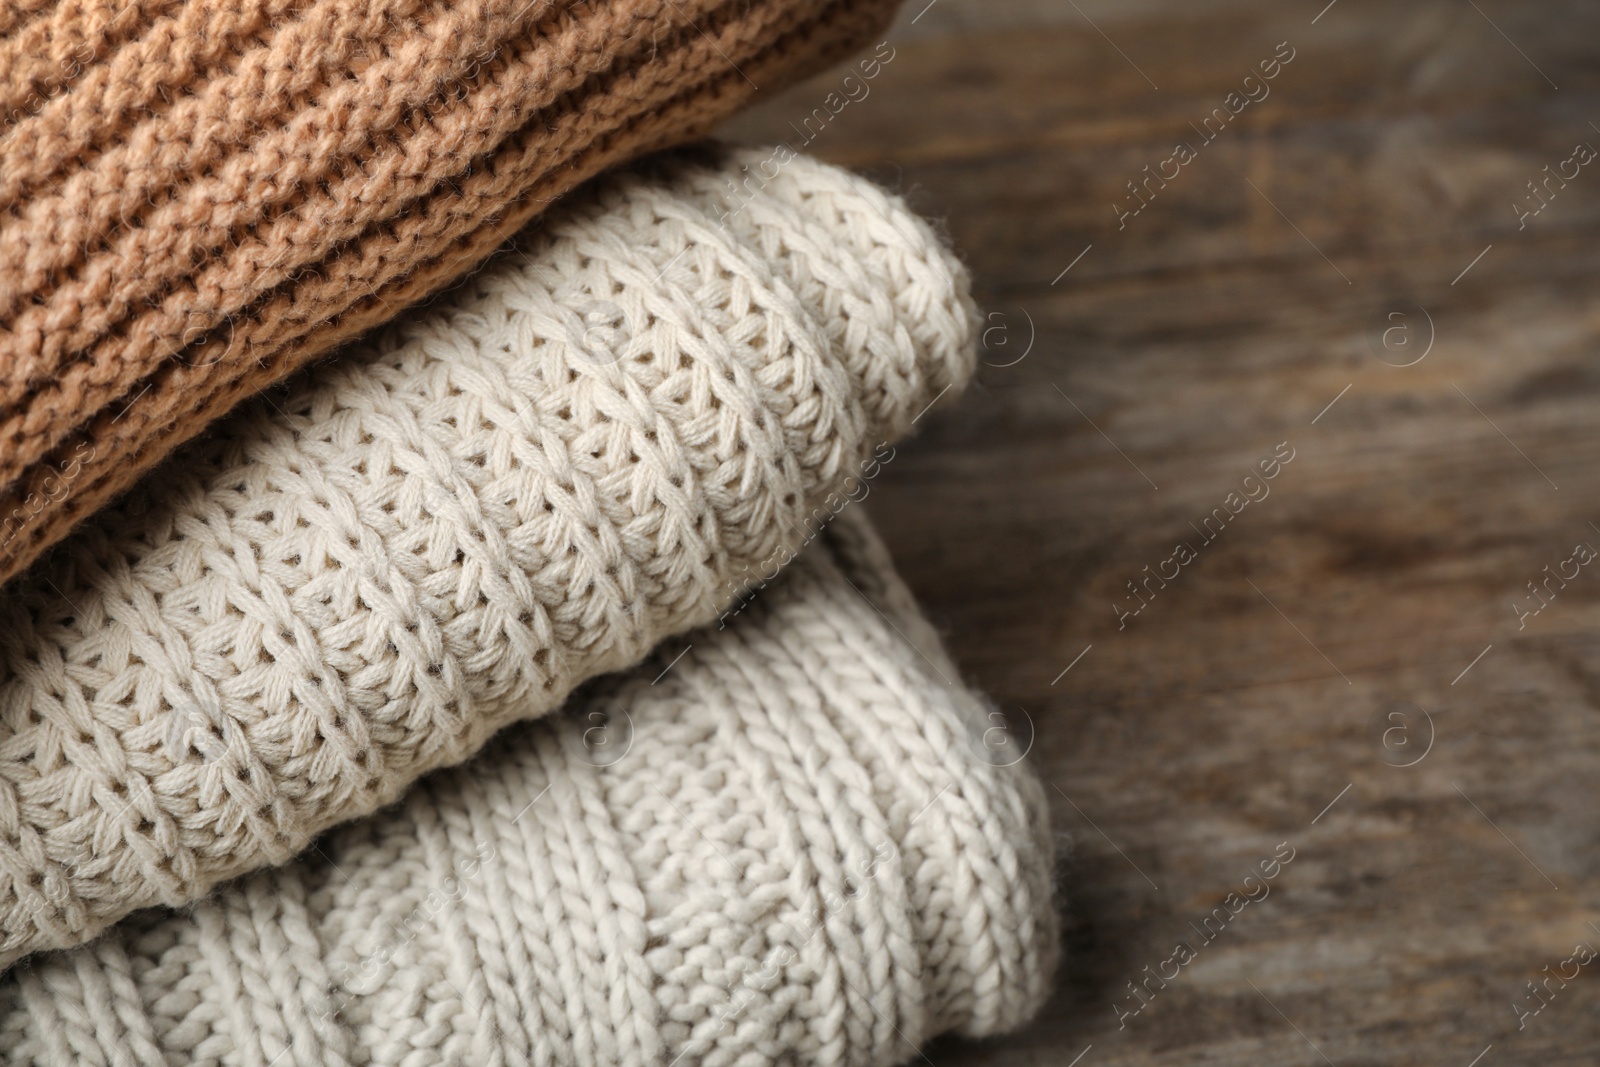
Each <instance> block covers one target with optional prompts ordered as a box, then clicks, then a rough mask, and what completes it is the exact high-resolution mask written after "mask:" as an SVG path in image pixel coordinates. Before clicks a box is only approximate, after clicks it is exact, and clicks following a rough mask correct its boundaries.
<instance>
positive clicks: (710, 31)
mask: <svg viewBox="0 0 1600 1067" xmlns="http://www.w3.org/2000/svg"><path fill="white" fill-rule="evenodd" d="M893 7H894V0H755V2H752V0H54V2H52V0H44V2H36V0H30V2H26V3H20V4H18V3H8V4H4V5H0V581H3V580H5V579H6V578H9V577H10V576H11V575H12V574H14V573H16V572H17V571H18V570H19V569H21V568H22V567H23V566H24V565H26V564H27V563H28V562H29V561H31V560H32V559H34V558H35V557H36V556H37V555H38V554H39V553H40V552H41V551H42V550H43V549H44V548H46V547H47V546H49V545H50V544H52V543H54V542H55V541H57V540H58V539H60V537H62V536H63V535H64V533H65V532H66V530H67V529H68V528H69V527H70V526H72V525H73V524H74V523H76V522H77V521H79V520H80V519H81V518H83V517H84V516H86V515H87V514H89V513H90V512H92V511H93V510H94V509H96V508H97V507H99V506H100V505H102V504H103V503H104V502H105V501H107V500H108V499H109V498H110V497H111V496H112V495H113V494H115V493H117V492H119V491H121V490H123V489H125V488H127V487H128V486H129V485H131V484H132V482H133V480H134V479H135V478H136V477H137V475H138V474H139V473H140V472H141V471H143V470H145V469H147V468H149V467H150V466H151V465H153V464H154V463H155V462H156V461H157V460H159V459H160V458H161V457H162V456H163V455H165V454H166V453H168V452H169V451H171V449H172V448H173V447H175V446H176V445H177V444H179V443H180V442H182V441H184V440H186V439H188V438H189V437H191V436H193V435H194V434H195V433H196V432H197V431H198V430H199V429H200V428H201V427H203V426H204V425H206V424H207V423H209V422H210V421H212V420H214V419H215V418H217V417H218V416H219V415H221V414H222V413H223V412H224V411H226V410H228V409H229V408H231V407H232V406H233V405H234V404H235V403H237V402H238V401H239V400H240V399H241V398H243V397H245V396H248V395H250V394H251V393H254V392H257V391H259V390H261V389H262V388H265V387H266V386H267V385H269V384H271V383H273V382H275V381H278V380H279V379H281V378H282V377H284V376H285V375H286V374H288V373H289V372H290V371H292V370H294V369H295V368H297V367H300V366H302V365H304V364H306V363H307V362H308V361H310V360H311V359H312V358H314V357H315V356H317V355H320V354H322V353H324V352H327V351H328V350H329V349H330V348H331V347H332V346H334V345H335V344H337V343H339V342H341V341H343V340H346V339H349V338H352V337H354V336H355V335H356V334H357V333H359V332H361V331H363V330H365V329H367V328H369V327H371V326H373V325H376V324H378V323H380V322H384V321H387V320H389V319H391V318H393V317H394V315H395V313H396V312H397V311H398V310H399V309H401V308H404V307H405V306H406V305H408V304H410V303H413V302H415V301H417V300H419V299H420V298H422V297H424V296H426V295H428V294H430V293H433V292H435V291H437V290H439V289H440V288H441V287H442V286H444V285H446V284H447V283H449V282H451V281H454V280H456V279H457V278H459V277H461V276H462V275H463V274H465V273H466V272H467V271H469V270H471V269H472V268H474V267H476V266H477V265H478V264H479V263H480V262H482V261H483V260H484V259H485V258H486V257H487V256H488V255H489V254H490V252H491V251H493V250H494V249H495V248H496V247H497V246H498V245H500V244H501V243H502V241H503V240H504V239H505V238H506V237H507V236H508V235H510V234H511V233H513V232H515V231H516V230H517V229H518V228H519V227H520V226H521V225H522V224H523V223H524V222H526V221H527V220H528V219H529V218H531V217H532V216H533V215H535V214H537V213H538V212H539V211H541V210H543V209H544V207H546V206H547V205H548V204H549V202H550V201H551V200H553V199H554V198H556V197H559V196H561V195H562V194H564V193H565V192H566V191H567V190H569V189H571V188H573V187H574V186H575V185H576V184H577V183H579V182H580V181H582V180H584V179H585V178H588V177H590V176H591V175H593V174H596V173H597V172H599V171H600V170H601V169H603V168H605V167H606V166H609V165H611V164H614V163H616V162H618V161H621V160H624V159H626V158H629V157H632V156H636V155H639V154H641V153H643V152H645V151H648V150H651V149H654V148H658V147H661V146H663V145H666V144H669V143H672V142H676V141H682V140H686V139H688V138H690V137H693V136H698V135H699V134H700V133H702V132H704V131H705V130H707V129H709V128H710V126H711V125H712V124H714V123H715V122H716V121H717V120H718V119H720V118H722V117H725V116H726V115H728V114H729V113H730V112H732V111H733V110H734V109H735V108H736V107H738V106H739V105H740V104H741V103H742V102H744V101H745V100H746V99H747V98H748V97H749V96H750V95H751V94H752V93H754V92H755V91H756V88H757V86H760V87H761V88H762V89H770V88H772V87H773V86H774V85H775V84H778V83H781V82H783V81H785V80H788V79H790V78H792V77H793V76H795V75H797V74H800V73H804V72H806V71H809V70H811V69H814V68H816V67H819V66H821V65H822V64H823V63H825V62H827V61H830V60H832V59H834V58H837V57H838V56H840V55H842V54H843V53H844V52H846V51H847V50H849V49H851V48H854V47H857V46H859V45H862V44H865V43H867V42H868V40H870V36H871V35H872V34H873V33H875V32H877V31H878V30H879V29H880V28H881V27H882V26H883V25H884V24H885V23H886V22H887V20H888V18H889V16H890V14H891V13H892V10H893Z"/></svg>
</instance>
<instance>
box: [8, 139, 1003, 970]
mask: <svg viewBox="0 0 1600 1067" xmlns="http://www.w3.org/2000/svg"><path fill="white" fill-rule="evenodd" d="M769 156H770V153H762V152H741V153H736V154H733V155H732V156H731V158H729V159H727V161H726V162H725V163H724V164H723V165H721V166H708V165H704V164H698V163H684V164H681V165H678V166H677V167H675V168H667V169H666V170H665V171H664V172H663V173H661V174H657V175H653V176H652V175H646V174H641V173H631V174H627V175H621V176H618V177H617V178H616V179H614V180H609V181H606V182H604V183H602V185H601V186H600V187H599V188H598V189H597V190H596V191H595V192H594V194H593V195H591V196H588V197H587V198H585V199H584V200H582V202H581V203H579V202H578V201H577V199H576V198H574V202H573V203H572V204H571V205H570V206H568V207H565V208H563V209H562V210H561V211H560V212H559V213H554V212H553V213H552V214H551V216H550V217H549V218H548V219H547V220H546V222H547V224H548V225H546V226H545V227H544V229H543V230H542V232H541V233H539V234H538V236H537V238H536V240H535V241H534V242H533V244H532V247H530V248H529V249H528V250H527V253H526V255H525V256H521V255H517V256H508V257H506V258H503V259H502V260H500V261H498V262H497V263H496V264H494V265H493V266H492V267H491V268H490V269H488V270H486V271H485V272H483V273H481V274H479V275H477V276H476V277H474V278H473V279H472V280H471V281H470V283H468V285H467V286H465V287H463V288H462V289H459V290H457V291H455V292H454V293H452V294H450V295H449V296H448V298H447V299H444V300H442V301H441V302H439V303H438V304H436V305H434V306H433V307H432V308H430V309H427V310H426V312H424V313H417V314H414V315H412V316H408V317H407V318H406V319H404V320H403V321H402V323H401V324H400V325H398V326H397V327H395V328H394V329H392V330H390V331H388V332H387V333H386V334H385V335H384V336H383V337H382V338H381V339H380V340H379V341H377V342H376V343H375V345H374V347H372V348H370V349H366V350H362V351H360V352H357V353H353V354H351V355H349V356H348V357H347V358H345V359H343V360H341V361H338V362H336V363H333V364H329V365H324V366H319V367H317V368H314V372H313V373H311V374H308V375H307V376H306V377H305V378H304V379H303V380H302V381H301V382H300V383H299V384H298V386H297V387H296V388H295V389H294V390H292V391H291V392H290V393H289V395H288V396H287V397H282V396H279V397H273V396H271V395H267V396H263V397H261V398H258V399H257V400H255V401H252V402H251V403H250V404H248V405H247V406H246V407H245V409H243V410H241V411H240V412H239V413H237V415H236V417H233V418H230V419H229V420H226V421H225V422H224V423H223V424H222V426H221V429H220V431H219V432H218V433H216V434H214V435H209V436H208V437H207V438H204V439H202V441H201V442H197V447H193V448H191V449H187V450H185V452H183V453H181V454H180V455H179V456H177V457H175V460H177V461H176V462H173V463H170V464H167V465H165V466H164V467H163V468H161V469H160V470H158V471H157V472H155V473H154V474H153V475H152V476H151V477H150V478H148V479H147V480H146V481H145V482H143V483H142V484H141V486H140V487H139V489H138V490H136V491H135V492H133V493H131V494H129V495H128V496H127V497H126V498H124V500H123V501H121V502H120V503H118V504H117V505H116V506H115V507H113V508H110V509H108V510H106V511H105V512H103V513H102V514H101V515H98V516H96V517H95V518H94V519H93V520H91V522H89V523H88V524H86V525H85V526H84V527H83V528H82V529H81V530H80V531H78V532H77V533H76V534H75V535H74V536H73V537H72V538H69V539H68V540H67V541H66V542H64V543H63V544H62V545H61V546H60V548H59V549H58V550H57V552H55V553H53V554H52V555H51V556H50V557H49V558H48V559H47V560H44V561H41V564H40V565H39V566H38V567H37V568H35V569H34V570H33V571H30V573H29V574H28V575H26V576H24V578H23V579H21V580H20V581H19V582H18V583H17V584H16V585H15V586H14V587H13V589H12V590H10V591H9V595H8V596H6V597H5V598H4V602H3V603H0V965H5V964H9V963H10V962H11V961H13V960H15V959H16V958H17V957H18V956H20V955H22V954H24V953H27V952H30V951H33V950H35V949H40V948H57V947H68V946H71V945H74V944H79V943H81V942H83V941H85V940H87V939H89V938H90V937H93V936H94V935H95V934H97V933H99V932H100V931H101V930H102V929H104V928H105V926H106V925H107V924H108V923H110V922H112V921H114V920H116V919H118V918H120V917H122V916H123V915H126V914H127V913H128V912H130V911H132V910H133V909H135V908H140V907H145V906H148V905H151V904H156V903H164V904H168V905H179V904H182V903H184V902H186V901H189V900H192V899H194V898H196V897H198V896H200V895H201V894H203V893H205V892H206V891H207V890H209V889H210V887H211V886H212V885H213V884H215V883H216V882H217V881H218V880H220V879H223V878H229V877H232V876H234V875H237V874H241V873H243V872H245V871H248V870H251V869H254V868H256V867H260V866H263V865H266V864H270V863H281V862H283V861H285V860H287V859H288V858H290V857H291V856H292V855H294V854H295V853H296V852H298V851H299V850H301V849H302V848H304V847H305V845H306V844H307V842H308V841H310V839H311V838H312V836H313V835H315V834H317V833H319V832H321V831H322V830H323V829H325V828H326V827H328V826H330V825H331V824H333V823H335V822H339V821H342V820H345V819H349V818H352V817H354V816H358V815H362V814H365V813H367V812H370V811H372V810H374V809H375V808H377V807H378V806H380V805H382V804H385V803H388V802H390V801H392V800H394V799H395V798H396V797H398V796H399V795H400V793H401V791H402V790H403V789H404V788H405V787H406V786H407V785H408V784H409V783H411V782H412V781H414V780H415V779H416V778H417V777H418V776H419V775H421V774H423V773H424V772H426V771H428V770H431V769H433V768H436V767H440V766H444V765H448V764H454V763H457V762H459V761H461V760H462V759H464V758H466V757H467V756H468V755H470V754H471V753H472V752H473V751H475V750H476V749H477V748H478V747H479V746H480V745H481V744H482V743H483V741H484V740H485V739H486V738H487V737H488V736H489V735H490V734H491V733H492V732H493V731H495V730H496V729H498V728H500V727H501V726H503V725H505V724H506V723H507V722H509V721H511V720H513V719H516V718H526V717H530V716H535V715H540V714H543V713H544V712H546V711H548V710H550V709H551V708H553V707H555V706H556V705H558V704H559V703H560V702H561V701H562V700H563V699H564V698H565V697H566V696H567V694H568V692H569V691H570V690H571V689H572V688H573V686H575V685H576V684H578V683H579V682H581V681H583V680H584V679H587V678H590V677H592V676H594V675H596V674H599V673H601V672H603V671H609V670H615V669H618V668H621V667H623V666H626V665H628V664H631V663H633V662H636V661H637V660H638V659H639V658H640V657H642V656H644V655H645V654H646V653H647V652H648V651H649V650H650V649H651V648H652V647H653V646H654V645H655V644H656V643H657V642H658V641H660V640H662V639H663V638H664V637H666V636H668V635H670V634H674V633H678V632H681V631H683V630H686V629H689V628H690V627H693V626H697V625H702V624H704V623H706V622H708V621H710V620H712V619H714V618H716V617H717V615H718V613H719V611H721V610H722V609H723V608H725V607H727V606H728V605H729V604H731V603H732V602H733V601H734V600H735V593H736V591H737V590H738V589H739V587H740V585H739V583H740V582H742V581H743V580H744V576H745V575H747V574H753V573H757V572H767V571H768V570H769V568H770V567H771V566H773V565H774V564H775V563H781V562H782V561H783V560H784V559H785V558H787V557H789V556H792V555H793V549H794V548H796V547H798V545H799V543H800V542H802V541H803V540H804V539H805V537H806V536H807V535H814V532H815V530H816V529H817V528H818V527H819V526H820V525H822V524H823V523H825V522H826V519H827V517H828V516H829V515H830V514H831V513H832V512H834V511H837V510H838V509H839V508H840V507H842V506H843V503H844V500H845V497H844V496H843V494H846V493H849V494H852V495H860V494H861V492H862V486H863V485H864V484H865V483H864V481H863V479H864V478H867V477H870V476H871V475H872V474H874V473H875V472H876V470H877V469H878V466H879V465H880V464H881V459H882V458H883V449H882V448H881V447H880V446H881V445H882V443H883V442H885V441H887V440H892V439H894V438H896V437H897V436H899V435H900V434H902V433H903V432H904V431H905V430H906V429H907V428H908V427H909V425H910V423H911V421H912V420H913V419H914V418H916V417H917V416H918V415H919V413H920V412H921V411H922V410H923V409H924V408H926V407H927V406H928V405H929V404H930V403H931V402H932V401H933V400H934V399H936V398H937V396H938V395H939V394H940V393H942V392H943V391H945V390H946V389H949V388H951V387H953V386H956V385H960V384H961V383H963V382H964V381H965V379H966V377H967V375H968V374H969V373H970V371H971V368H972V364H973V360H974V354H973V353H974V348H975V344H974V337H973V330H974V325H975V320H976V315H975V312H974V310H973V308H972V306H971V299H970V296H969V295H968V293H967V288H966V277H965V273H964V271H963V270H962V268H961V266H960V264H959V262H958V261H956V260H955V259H954V258H953V257H952V256H951V255H950V253H949V252H948V251H946V250H945V248H944V247H943V246H942V245H941V244H940V242H939V240H938V238H937V235H936V234H934V233H933V231H932V230H931V229H930V228H929V227H928V226H927V225H926V224H925V223H923V222H922V221H921V220H919V219H917V218H916V217H915V216H913V215H912V214H910V213H909V211H908V210H907V209H906V208H905V206H904V204H903V203H901V202H900V201H898V200H897V199H895V198H893V197H890V196H887V195H885V194H884V193H883V192H882V191H880V190H878V189H877V188H876V187H874V186H872V185H871V184H870V183H868V182H866V181H864V180H863V179H860V178H857V177H855V176H853V175H851V174H849V173H848V172H846V171H843V170H839V169H837V168H834V167H829V166H825V165H823V164H820V163H817V162H814V161H811V160H807V159H794V160H791V161H790V162H789V163H788V165H786V166H785V167H784V168H783V169H782V170H781V172H779V173H777V174H776V175H775V176H774V177H773V178H772V179H771V180H770V181H769V182H767V184H766V185H765V186H764V187H763V188H761V189H759V190H756V191H752V190H751V187H750V186H749V185H748V184H747V185H746V186H745V187H744V191H743V192H741V197H745V196H748V197H749V198H748V199H742V200H741V202H740V204H739V210H737V212H736V213H730V203H729V201H728V200H727V199H726V198H727V197H728V195H729V192H728V187H729V185H730V183H731V180H732V178H733V177H737V176H742V175H743V174H744V173H745V171H744V169H743V168H744V167H745V166H747V165H750V166H754V165H755V164H756V161H758V160H761V159H766V158H769ZM597 305H598V306H602V307H605V308H607V309H608V310H606V311H604V312H603V313H602V314H603V315H604V316H609V315H611V313H612V311H615V312H616V316H615V317H614V318H605V319H604V321H602V322H601V323H599V324H598V325H597V324H595V323H594V322H593V321H592V320H590V319H586V318H580V315H579V311H577V310H574V309H580V310H581V309H584V308H590V309H591V311H592V309H593V307H595V306H597ZM586 323H588V325H586ZM607 346H609V347H607ZM891 455H892V454H891Z"/></svg>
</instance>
